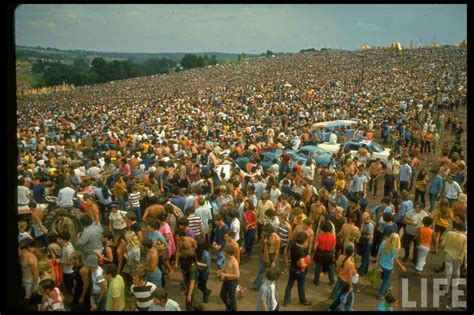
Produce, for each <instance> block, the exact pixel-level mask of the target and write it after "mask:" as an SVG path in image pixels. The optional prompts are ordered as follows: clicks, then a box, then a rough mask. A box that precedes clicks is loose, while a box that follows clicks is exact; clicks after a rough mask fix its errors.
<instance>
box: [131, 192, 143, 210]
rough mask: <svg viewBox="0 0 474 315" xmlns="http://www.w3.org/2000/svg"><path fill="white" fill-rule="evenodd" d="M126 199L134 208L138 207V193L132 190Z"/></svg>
mask: <svg viewBox="0 0 474 315" xmlns="http://www.w3.org/2000/svg"><path fill="white" fill-rule="evenodd" d="M128 199H130V203H131V205H132V207H134V208H140V193H139V192H133V193H130V194H129V195H128Z"/></svg>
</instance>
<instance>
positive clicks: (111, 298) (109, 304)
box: [103, 264, 125, 311]
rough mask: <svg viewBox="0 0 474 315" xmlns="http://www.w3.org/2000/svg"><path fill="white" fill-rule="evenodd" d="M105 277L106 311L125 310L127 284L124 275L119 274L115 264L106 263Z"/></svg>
mask: <svg viewBox="0 0 474 315" xmlns="http://www.w3.org/2000/svg"><path fill="white" fill-rule="evenodd" d="M103 269H104V278H105V279H106V280H107V286H108V289H107V300H106V302H105V303H106V304H105V310H106V311H124V310H125V284H124V282H123V278H122V276H120V275H119V274H118V270H117V266H116V265H114V264H105V265H104V268H103Z"/></svg>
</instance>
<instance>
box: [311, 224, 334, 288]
mask: <svg viewBox="0 0 474 315" xmlns="http://www.w3.org/2000/svg"><path fill="white" fill-rule="evenodd" d="M321 230H322V233H320V234H319V235H318V237H316V240H315V242H314V262H315V264H316V269H315V270H314V280H313V283H314V285H319V275H320V274H321V269H322V270H323V271H324V272H327V273H328V277H329V284H330V285H332V284H333V283H334V251H335V249H336V237H335V236H334V234H333V233H332V225H331V223H329V221H324V222H322V223H321Z"/></svg>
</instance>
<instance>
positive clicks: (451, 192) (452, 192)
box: [443, 174, 462, 207]
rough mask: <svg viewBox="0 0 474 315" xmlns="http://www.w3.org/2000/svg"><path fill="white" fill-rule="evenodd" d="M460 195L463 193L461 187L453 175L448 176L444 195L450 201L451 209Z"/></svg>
mask: <svg viewBox="0 0 474 315" xmlns="http://www.w3.org/2000/svg"><path fill="white" fill-rule="evenodd" d="M460 193H462V189H461V186H459V184H458V183H457V182H455V181H454V176H453V175H451V174H450V175H448V177H447V179H446V183H444V189H443V195H444V197H445V198H446V199H448V201H449V206H450V207H451V206H452V205H453V203H454V202H456V201H457V200H458V196H459V194H460Z"/></svg>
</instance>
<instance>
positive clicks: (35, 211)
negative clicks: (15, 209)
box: [28, 201, 48, 248]
mask: <svg viewBox="0 0 474 315" xmlns="http://www.w3.org/2000/svg"><path fill="white" fill-rule="evenodd" d="M28 207H30V210H31V217H32V219H33V231H34V236H35V239H36V240H38V241H40V243H41V244H42V246H43V247H45V248H46V247H48V239H47V235H46V233H47V232H48V230H47V229H46V227H45V226H44V225H43V217H44V214H43V211H41V209H39V208H38V207H37V205H36V202H34V201H30V203H29V204H28Z"/></svg>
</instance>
